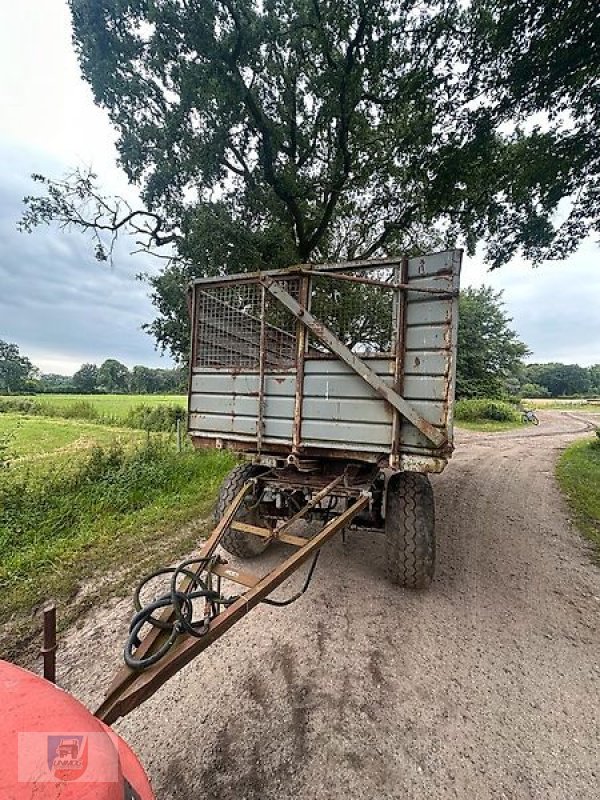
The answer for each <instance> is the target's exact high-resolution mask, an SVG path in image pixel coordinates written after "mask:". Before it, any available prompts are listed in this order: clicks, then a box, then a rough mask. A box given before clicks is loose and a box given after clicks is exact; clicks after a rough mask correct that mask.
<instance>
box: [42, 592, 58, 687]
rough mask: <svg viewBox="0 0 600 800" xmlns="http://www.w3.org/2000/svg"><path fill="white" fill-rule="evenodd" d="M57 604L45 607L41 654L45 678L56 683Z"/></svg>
mask: <svg viewBox="0 0 600 800" xmlns="http://www.w3.org/2000/svg"><path fill="white" fill-rule="evenodd" d="M56 650H57V644H56V606H55V605H54V603H53V604H52V605H50V606H46V608H45V609H44V645H43V647H42V649H41V651H40V652H41V654H42V656H43V658H44V678H46V680H47V681H50V683H56Z"/></svg>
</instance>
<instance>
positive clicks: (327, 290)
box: [310, 268, 398, 355]
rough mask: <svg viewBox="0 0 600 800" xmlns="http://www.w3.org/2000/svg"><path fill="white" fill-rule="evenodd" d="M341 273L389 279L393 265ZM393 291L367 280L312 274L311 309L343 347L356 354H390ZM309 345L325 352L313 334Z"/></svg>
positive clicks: (391, 275) (384, 280) (394, 300)
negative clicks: (366, 281) (354, 280)
mask: <svg viewBox="0 0 600 800" xmlns="http://www.w3.org/2000/svg"><path fill="white" fill-rule="evenodd" d="M345 274H347V275H352V276H355V277H358V278H367V279H372V280H376V281H383V282H388V281H389V282H390V284H391V283H392V282H393V279H394V271H393V268H385V269H381V268H379V269H377V270H369V271H366V270H360V271H355V272H351V271H350V270H348V271H347V272H346V273H345ZM397 294H398V293H397V291H396V290H395V289H394V287H393V285H390V287H389V289H388V288H387V287H385V286H381V285H371V284H369V283H352V282H350V281H347V280H344V279H342V278H337V276H336V275H335V273H331V274H330V275H328V276H326V277H325V276H314V277H313V278H312V291H311V312H312V313H313V314H314V316H315V317H317V319H319V320H321V321H322V322H323V323H324V324H325V325H326V326H327V327H328V328H329V330H331V331H332V333H334V334H335V335H336V336H337V337H338V339H340V340H341V341H342V342H343V343H344V344H345V345H346V347H348V348H349V349H350V350H352V352H354V353H357V354H358V355H375V354H390V353H391V351H392V350H393V348H394V336H395V319H396V305H397ZM310 345H311V347H312V348H314V349H316V350H317V351H320V352H322V353H328V352H329V351H328V350H327V348H325V347H324V345H322V344H321V343H320V342H319V341H318V340H317V339H316V338H315V337H314V336H312V335H311V337H310Z"/></svg>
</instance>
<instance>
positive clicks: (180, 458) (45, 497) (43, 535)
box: [0, 420, 235, 655]
mask: <svg viewBox="0 0 600 800" xmlns="http://www.w3.org/2000/svg"><path fill="white" fill-rule="evenodd" d="M32 422H34V423H35V422H37V420H27V423H32ZM74 425H75V426H76V427H79V425H78V424H77V423H75V424H74ZM96 427H100V426H96ZM109 430H110V429H109ZM110 432H111V433H114V431H113V430H110ZM129 433H130V434H131V433H132V432H131V431H129ZM71 441H73V439H72V438H71ZM56 444H57V439H56V438H55V439H53V441H52V443H51V445H52V446H54V445H56ZM49 446H50V443H49ZM57 452H58V450H56V449H55V451H54V453H55V454H56V453H57ZM50 455H52V453H50ZM234 463H235V458H234V457H233V456H232V455H231V454H229V453H225V452H219V451H204V452H195V451H194V450H193V449H192V448H191V447H188V448H186V449H185V450H184V451H183V452H182V453H177V452H176V451H175V449H174V447H173V445H172V443H171V442H170V441H169V439H168V437H165V435H163V434H155V435H153V436H152V437H151V438H150V439H149V440H146V437H143V443H142V444H140V445H138V446H137V447H136V446H130V447H123V446H122V445H119V444H113V445H109V446H104V447H92V448H91V449H88V450H87V451H84V454H83V455H80V456H79V457H78V458H77V459H76V460H73V459H69V460H61V459H59V458H54V459H52V461H51V466H52V469H46V468H45V469H43V470H40V468H39V465H38V463H37V462H35V464H33V463H32V464H29V465H28V466H24V467H23V468H19V469H16V468H13V467H11V468H8V469H0V618H2V619H3V620H4V621H6V620H10V624H7V625H5V626H4V630H3V631H2V635H1V636H0V649H2V651H3V652H5V653H6V652H11V653H12V654H13V655H18V651H19V649H20V648H21V647H22V646H23V643H24V642H27V641H28V640H29V639H31V637H32V636H34V632H35V630H36V627H38V626H39V622H36V621H35V620H34V619H32V614H31V611H32V609H35V608H36V607H38V606H40V605H42V604H45V603H46V602H48V601H49V600H53V601H55V602H57V603H58V605H59V615H60V617H61V618H62V620H63V624H66V623H67V622H69V621H71V620H73V619H74V618H75V617H76V616H77V615H78V614H79V613H80V612H81V610H82V609H83V608H85V607H87V606H89V605H91V604H92V603H96V602H99V601H100V597H101V595H102V596H105V597H109V596H112V595H113V593H115V592H116V591H117V590H118V587H119V585H122V586H124V587H127V591H131V588H132V587H133V586H134V585H135V583H136V581H137V580H138V579H139V577H140V576H141V575H142V574H144V573H146V572H148V571H151V570H153V569H155V568H156V567H157V566H161V565H164V564H166V563H169V562H170V561H172V560H173V559H176V558H177V557H178V556H180V555H183V554H185V553H187V552H189V550H191V549H193V548H194V547H196V546H197V545H198V543H199V542H200V541H201V540H202V539H203V537H204V534H205V529H206V527H207V524H206V522H204V520H205V519H206V516H207V514H208V513H209V510H210V507H211V505H212V503H213V501H214V496H215V493H216V491H217V488H218V486H219V484H220V482H221V481H222V479H223V477H224V475H225V474H226V472H227V471H228V470H229V469H231V467H232V466H233V464H234ZM191 521H195V524H193V525H190V522H191ZM198 521H200V522H198ZM90 580H93V581H94V582H96V581H98V584H99V586H101V587H103V589H102V592H101V591H100V590H99V589H96V586H94V590H93V592H92V593H91V595H90V594H89V593H88V595H87V596H85V595H84V596H81V597H80V596H79V590H80V589H81V587H82V585H84V584H85V583H86V582H88V581H90ZM103 593H104V594H103Z"/></svg>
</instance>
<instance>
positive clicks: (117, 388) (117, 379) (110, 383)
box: [97, 358, 129, 394]
mask: <svg viewBox="0 0 600 800" xmlns="http://www.w3.org/2000/svg"><path fill="white" fill-rule="evenodd" d="M97 380H98V388H99V389H102V390H103V391H105V392H113V393H117V394H118V393H124V392H127V391H128V389H129V370H128V369H127V367H126V366H125V364H121V362H120V361H117V359H116V358H107V359H106V361H104V363H103V364H101V365H100V367H99V368H98V377H97Z"/></svg>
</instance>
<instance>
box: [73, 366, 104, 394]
mask: <svg viewBox="0 0 600 800" xmlns="http://www.w3.org/2000/svg"><path fill="white" fill-rule="evenodd" d="M73 386H74V388H75V389H77V390H78V391H79V392H83V393H84V394H88V393H91V392H95V391H96V389H97V388H98V367H97V366H96V365H95V364H82V365H81V367H80V368H79V369H78V370H77V372H76V373H75V374H74V375H73Z"/></svg>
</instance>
